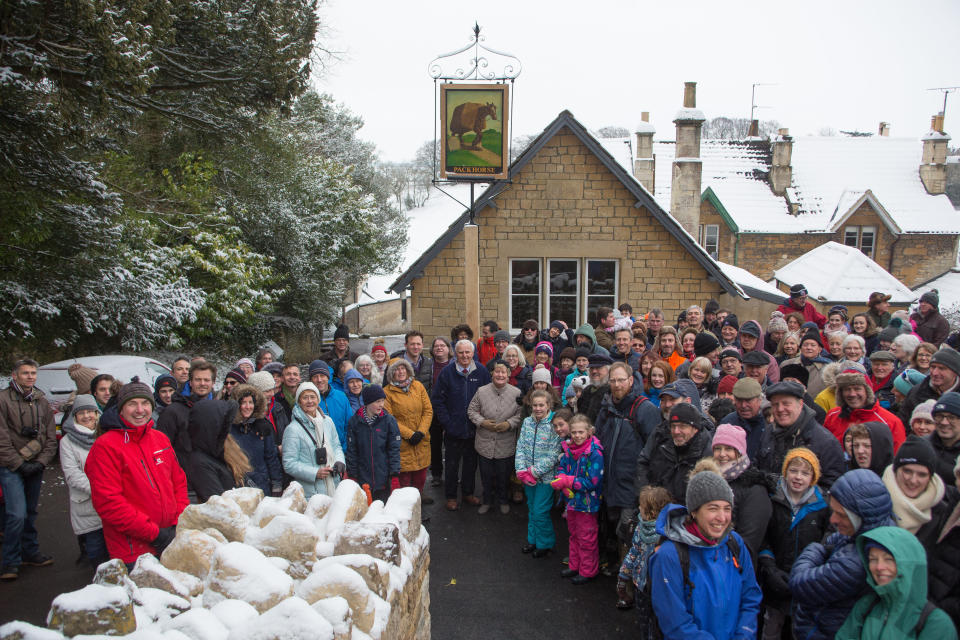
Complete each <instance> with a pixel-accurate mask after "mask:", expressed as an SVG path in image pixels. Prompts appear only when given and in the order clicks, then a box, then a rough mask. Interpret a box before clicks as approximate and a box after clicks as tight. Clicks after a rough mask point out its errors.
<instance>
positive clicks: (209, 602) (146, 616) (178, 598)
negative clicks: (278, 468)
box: [0, 480, 430, 640]
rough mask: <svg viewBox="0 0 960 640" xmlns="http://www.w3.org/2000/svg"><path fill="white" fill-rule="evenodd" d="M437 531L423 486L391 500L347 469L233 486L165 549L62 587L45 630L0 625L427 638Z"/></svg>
mask: <svg viewBox="0 0 960 640" xmlns="http://www.w3.org/2000/svg"><path fill="white" fill-rule="evenodd" d="M429 549H430V539H429V536H428V534H427V531H426V529H424V528H423V526H422V525H421V524H420V493H419V491H417V490H416V489H413V488H404V489H399V490H397V491H394V492H393V494H392V495H391V496H390V499H389V500H388V501H387V503H386V504H385V505H384V504H383V503H382V502H380V501H375V502H374V503H373V504H371V505H369V507H368V506H367V500H366V495H365V494H364V492H363V490H362V489H361V488H360V487H359V486H358V485H357V484H356V483H355V482H353V481H351V480H344V481H343V482H341V483H340V486H339V487H338V488H337V491H336V493H335V494H334V495H333V496H332V497H330V496H323V495H316V496H313V497H312V498H311V499H310V500H309V501H307V500H305V499H304V494H303V489H302V488H301V487H300V485H299V484H297V483H296V482H294V483H291V485H290V486H289V487H288V488H287V490H286V491H285V492H284V494H283V496H282V497H279V498H270V497H264V496H263V492H262V491H260V490H259V489H250V488H244V489H234V490H232V491H228V492H226V493H224V494H223V496H214V497H212V498H211V499H210V500H208V501H207V502H206V503H205V504H201V505H190V506H188V507H187V508H186V510H184V512H183V514H182V515H181V517H180V521H179V524H178V526H177V535H176V538H175V539H174V541H173V542H172V543H171V544H170V546H169V547H167V549H166V550H165V551H164V552H163V555H162V556H161V558H160V559H159V560H158V559H157V558H156V557H154V556H153V555H150V554H145V555H143V556H141V557H140V558H139V559H138V560H137V563H136V565H135V567H134V569H133V571H131V572H130V573H129V575H128V573H127V570H126V567H125V566H124V564H123V563H122V562H120V561H119V560H111V561H110V562H107V563H104V564H102V565H100V567H99V568H98V569H97V574H96V576H95V577H94V581H93V584H91V585H88V586H86V587H84V588H83V589H80V590H79V591H74V592H71V593H64V594H61V595H59V596H57V597H56V598H55V599H54V601H53V603H52V605H51V608H50V613H49V615H48V618H47V625H48V628H46V629H43V628H39V627H35V626H33V625H29V624H27V623H24V622H11V623H8V624H5V625H3V626H2V627H0V640H62V639H63V638H72V637H78V636H83V638H84V640H88V639H92V638H106V637H115V636H126V637H128V638H131V640H185V639H189V640H300V639H301V638H302V639H308V638H309V639H311V640H313V639H316V640H327V639H329V640H367V639H378V638H382V639H384V640H386V639H389V640H421V639H428V638H429V637H430V583H429V572H428V568H429V565H430V553H429Z"/></svg>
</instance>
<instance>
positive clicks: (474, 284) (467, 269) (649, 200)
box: [371, 111, 748, 336]
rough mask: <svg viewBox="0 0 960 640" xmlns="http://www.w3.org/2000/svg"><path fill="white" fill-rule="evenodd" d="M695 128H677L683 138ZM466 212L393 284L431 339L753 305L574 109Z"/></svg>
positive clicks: (414, 323) (409, 315)
mask: <svg viewBox="0 0 960 640" xmlns="http://www.w3.org/2000/svg"><path fill="white" fill-rule="evenodd" d="M691 126H692V125H690V124H687V123H684V122H678V124H677V129H678V139H679V138H684V137H686V136H687V135H688V134H689V133H691V132H689V131H688V129H689V128H690V127H691ZM677 184H678V189H677V191H678V193H679V191H680V188H679V185H680V184H681V182H680V181H679V180H678V181H677ZM449 210H450V209H449V207H448V209H447V211H449ZM460 212H461V213H460V214H459V215H458V216H457V217H456V219H454V220H453V221H452V223H451V224H449V226H448V227H447V228H446V229H445V230H444V231H443V233H442V235H440V236H439V237H438V238H437V239H436V240H435V241H434V242H433V243H432V244H431V245H430V246H429V247H427V248H426V249H425V250H424V251H423V252H422V253H420V254H419V255H418V257H416V259H415V260H413V261H412V262H411V263H410V264H408V266H407V267H406V269H405V271H404V272H403V273H402V274H401V275H400V276H399V277H397V278H396V279H395V280H393V281H392V282H391V283H390V285H389V291H390V292H393V293H396V294H399V295H400V296H401V297H403V298H404V300H403V301H404V304H405V305H406V304H407V303H409V307H405V316H404V320H405V322H407V323H408V324H409V326H411V327H415V328H417V329H418V330H420V331H422V332H423V333H424V334H425V335H427V336H432V335H447V334H448V332H449V329H450V327H452V326H453V325H455V324H458V323H460V322H464V321H466V322H467V323H469V324H470V325H471V326H473V327H474V328H477V327H478V326H479V325H480V323H481V322H482V321H484V320H487V319H494V320H496V321H497V322H498V323H499V324H500V325H501V326H504V327H507V328H509V329H510V330H511V331H513V332H516V331H519V328H520V326H521V325H522V324H523V322H524V321H525V320H527V319H528V318H533V319H535V320H537V321H538V322H539V324H540V325H541V326H545V325H548V324H549V322H550V321H552V320H556V319H561V320H564V321H566V322H567V324H568V325H571V326H577V325H579V324H582V323H584V322H589V323H590V324H594V325H595V324H596V318H595V311H596V309H597V308H598V307H600V306H610V307H616V306H617V305H618V304H619V303H620V302H622V301H630V302H631V303H632V304H633V305H634V306H635V307H636V308H638V309H647V308H649V307H652V306H659V307H661V308H662V309H663V310H664V312H665V314H666V315H667V317H674V316H675V315H676V314H677V313H679V311H680V310H681V309H683V308H685V307H686V306H687V305H689V304H691V302H693V301H705V300H707V299H709V298H716V297H719V296H721V295H727V296H730V297H732V298H736V299H739V300H745V299H747V298H748V296H747V295H746V294H745V293H744V291H743V289H742V288H741V287H740V286H738V285H737V284H736V283H735V282H734V281H733V279H731V278H730V277H729V276H727V275H726V274H725V273H724V272H723V270H722V269H721V268H720V267H719V265H718V264H717V262H716V261H715V260H714V259H713V258H711V257H710V255H709V254H708V253H707V252H706V251H705V250H704V249H703V248H702V247H701V246H700V245H699V244H698V243H697V242H696V240H695V238H694V237H693V236H691V235H690V234H689V233H687V231H686V230H685V229H684V228H683V227H682V226H681V225H680V224H679V223H678V222H677V220H676V219H675V218H674V217H673V216H671V215H670V214H668V213H667V212H666V211H665V210H664V208H663V207H662V206H661V205H660V204H659V203H658V202H657V200H656V199H655V198H654V197H653V195H652V194H651V193H650V192H649V191H648V190H647V189H645V188H643V187H642V186H641V184H640V183H639V182H638V181H637V180H636V179H634V177H633V176H632V175H631V173H630V171H629V170H628V169H627V168H626V167H624V166H623V165H622V164H620V163H619V162H618V161H617V160H616V159H615V158H614V157H613V156H612V155H611V154H610V153H609V152H608V151H607V150H606V149H605V148H604V146H603V145H602V144H601V143H600V142H599V141H598V140H597V139H596V138H595V137H594V136H593V135H591V134H590V132H589V131H588V130H587V129H586V128H585V127H584V126H583V125H582V124H581V123H580V122H578V121H577V119H576V118H574V116H573V115H572V114H571V113H570V112H568V111H564V112H562V113H561V114H560V115H559V116H558V117H557V118H556V119H555V120H554V121H553V122H551V123H550V125H549V126H547V128H546V129H545V130H544V131H543V132H542V133H541V134H540V136H538V137H537V138H536V140H534V141H533V142H532V143H531V144H530V146H529V147H527V149H526V150H525V151H524V152H523V153H522V154H521V155H520V156H519V157H518V158H517V159H516V160H515V161H514V163H513V164H512V165H511V167H510V172H509V179H508V180H507V181H503V182H500V183H496V184H493V185H490V186H489V187H487V188H486V190H484V191H483V192H482V193H481V194H480V195H479V197H478V198H477V200H476V205H475V207H474V215H473V219H472V220H471V216H470V212H469V210H467V211H463V209H462V208H461V209H460ZM437 218H438V219H437V220H436V221H435V222H434V225H435V226H437V225H438V224H442V223H443V222H445V219H444V217H443V216H438V217H437ZM413 234H414V232H413V231H412V230H411V236H413ZM434 237H435V236H434ZM371 288H374V289H376V288H377V286H376V285H373V286H372V287H371Z"/></svg>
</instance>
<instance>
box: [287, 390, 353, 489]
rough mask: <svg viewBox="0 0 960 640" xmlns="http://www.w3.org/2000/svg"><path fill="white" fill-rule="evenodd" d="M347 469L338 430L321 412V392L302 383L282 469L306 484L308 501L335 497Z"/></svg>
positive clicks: (288, 428)
mask: <svg viewBox="0 0 960 640" xmlns="http://www.w3.org/2000/svg"><path fill="white" fill-rule="evenodd" d="M345 469H346V465H345V464H344V456H343V447H341V446H340V438H339V437H338V436H337V428H336V427H335V426H334V424H333V419H332V418H330V416H328V415H326V414H325V413H323V411H322V410H321V409H320V390H319V389H317V386H316V385H315V384H313V383H312V382H303V383H301V384H300V386H299V387H297V394H296V406H295V407H294V408H293V415H292V418H291V420H290V424H289V425H288V426H287V428H286V430H284V432H283V470H284V471H286V472H287V473H288V474H290V475H291V476H293V478H294V480H296V481H297V482H299V483H300V484H301V485H303V493H304V495H305V496H306V498H307V499H308V500H309V499H310V497H311V496H313V495H314V494H317V493H322V494H325V495H328V496H329V495H333V492H334V489H336V488H337V485H338V484H340V480H341V478H343V473H344V470H345Z"/></svg>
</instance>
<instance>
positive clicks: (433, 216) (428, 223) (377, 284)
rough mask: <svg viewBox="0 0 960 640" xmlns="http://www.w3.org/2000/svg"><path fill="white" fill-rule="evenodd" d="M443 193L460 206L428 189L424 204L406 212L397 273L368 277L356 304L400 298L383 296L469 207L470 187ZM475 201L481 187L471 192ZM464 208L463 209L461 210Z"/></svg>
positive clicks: (386, 294) (439, 193)
mask: <svg viewBox="0 0 960 640" xmlns="http://www.w3.org/2000/svg"><path fill="white" fill-rule="evenodd" d="M444 190H445V191H446V192H447V193H450V194H452V195H453V196H454V197H456V198H457V200H459V201H460V202H462V203H464V204H463V205H461V204H460V203H459V202H457V201H456V200H453V199H452V198H450V197H448V196H446V195H444V194H443V193H441V192H440V190H439V189H437V188H435V187H431V188H430V197H429V198H428V199H427V202H426V204H424V205H423V206H422V207H417V208H416V209H411V210H409V211H407V216H408V217H409V221H410V224H409V226H408V227H407V238H408V240H409V241H408V242H407V249H406V251H405V252H404V255H403V260H401V261H400V265H399V266H398V267H397V270H396V271H395V272H392V273H388V274H386V275H377V276H370V277H369V278H368V279H367V283H366V284H365V285H364V294H363V295H361V296H360V303H361V304H363V303H365V302H382V301H384V300H396V299H398V298H399V297H400V296H399V295H398V294H396V293H393V292H392V291H391V292H390V293H385V291H386V290H387V289H389V288H390V285H391V284H393V282H394V281H395V280H396V279H397V278H398V277H399V276H400V274H402V273H404V272H405V271H406V270H407V269H409V268H410V266H411V265H412V264H413V263H414V262H416V261H417V259H418V258H419V257H420V256H422V255H423V254H424V253H426V252H427V249H429V248H430V246H431V245H432V244H433V243H434V242H436V241H437V240H438V239H439V238H440V236H442V235H443V234H444V233H446V231H447V229H448V228H449V227H450V225H451V224H453V223H454V221H455V220H456V219H457V218H459V217H460V215H461V214H462V213H463V212H464V211H465V210H466V209H467V206H469V204H470V185H467V184H458V185H452V186H447V187H444ZM474 193H476V195H477V197H479V196H480V194H481V193H483V187H478V188H475V191H474ZM465 205H466V206H465Z"/></svg>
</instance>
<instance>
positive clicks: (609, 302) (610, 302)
mask: <svg viewBox="0 0 960 640" xmlns="http://www.w3.org/2000/svg"><path fill="white" fill-rule="evenodd" d="M600 307H610V308H611V309H616V308H617V300H616V298H614V297H613V296H587V318H586V321H587V322H589V323H590V324H592V325H594V326H596V324H597V309H599V308H600Z"/></svg>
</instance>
